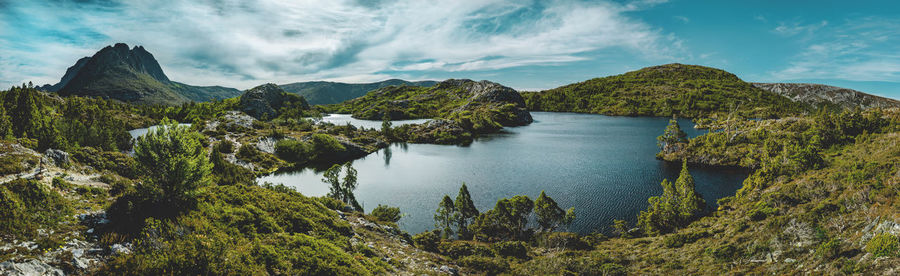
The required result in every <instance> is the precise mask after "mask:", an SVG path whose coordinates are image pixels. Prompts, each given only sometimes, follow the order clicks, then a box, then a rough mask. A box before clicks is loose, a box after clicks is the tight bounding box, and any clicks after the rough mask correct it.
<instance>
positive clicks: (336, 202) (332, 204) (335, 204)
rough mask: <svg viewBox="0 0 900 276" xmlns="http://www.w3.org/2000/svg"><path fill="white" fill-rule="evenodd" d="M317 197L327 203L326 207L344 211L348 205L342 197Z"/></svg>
mask: <svg viewBox="0 0 900 276" xmlns="http://www.w3.org/2000/svg"><path fill="white" fill-rule="evenodd" d="M316 199H317V200H319V202H321V203H322V205H325V207H326V208H328V209H331V210H338V211H343V210H344V207H345V206H347V204H344V202H343V201H341V200H340V199H336V198H333V197H328V196H323V197H317V198H316Z"/></svg>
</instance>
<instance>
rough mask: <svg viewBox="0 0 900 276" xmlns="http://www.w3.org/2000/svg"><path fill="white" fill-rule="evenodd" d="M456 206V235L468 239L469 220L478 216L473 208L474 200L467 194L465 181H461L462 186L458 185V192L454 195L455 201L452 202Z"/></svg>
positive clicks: (467, 189) (476, 210)
mask: <svg viewBox="0 0 900 276" xmlns="http://www.w3.org/2000/svg"><path fill="white" fill-rule="evenodd" d="M454 205H455V207H456V213H457V215H456V228H457V229H458V230H457V231H458V233H457V235H458V236H459V238H460V239H468V238H469V236H470V234H469V226H468V224H469V221H470V220H472V219H474V218H475V217H477V216H478V213H479V212H478V209H477V208H475V202H473V201H472V196H471V195H470V194H469V188H468V187H466V183H465V182H463V184H462V186H461V187H459V194H457V195H456V202H454Z"/></svg>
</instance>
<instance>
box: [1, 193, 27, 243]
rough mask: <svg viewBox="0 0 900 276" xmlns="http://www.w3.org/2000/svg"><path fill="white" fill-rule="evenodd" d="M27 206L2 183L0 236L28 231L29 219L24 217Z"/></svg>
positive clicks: (15, 234)
mask: <svg viewBox="0 0 900 276" xmlns="http://www.w3.org/2000/svg"><path fill="white" fill-rule="evenodd" d="M24 217H25V207H24V206H22V203H21V202H19V199H18V196H16V195H15V194H14V193H13V192H11V191H10V190H9V189H6V186H2V185H0V236H6V235H12V236H14V237H15V236H17V235H18V234H21V232H22V231H26V230H27V229H28V228H29V227H28V225H27V224H28V223H29V222H28V221H27V220H26V219H24Z"/></svg>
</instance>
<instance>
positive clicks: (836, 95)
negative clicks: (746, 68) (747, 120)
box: [752, 82, 900, 109]
mask: <svg viewBox="0 0 900 276" xmlns="http://www.w3.org/2000/svg"><path fill="white" fill-rule="evenodd" d="M752 84H753V86H755V87H757V88H760V89H763V90H766V91H770V92H774V93H777V94H779V95H782V96H785V97H787V98H788V99H791V100H792V101H795V102H802V103H805V104H810V105H814V106H818V105H836V106H839V107H841V108H844V109H852V108H856V107H860V108H863V109H867V108H873V107H878V108H891V107H900V101H898V100H895V99H891V98H887V97H881V96H876V95H872V94H868V93H865V92H862V91H858V90H853V89H849V88H843V87H838V86H831V85H824V84H816V83H760V82H754V83H752Z"/></svg>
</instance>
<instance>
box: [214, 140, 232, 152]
mask: <svg viewBox="0 0 900 276" xmlns="http://www.w3.org/2000/svg"><path fill="white" fill-rule="evenodd" d="M216 151H218V152H221V153H232V152H234V143H233V142H231V141H229V140H222V141H221V142H219V143H218V144H216Z"/></svg>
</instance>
